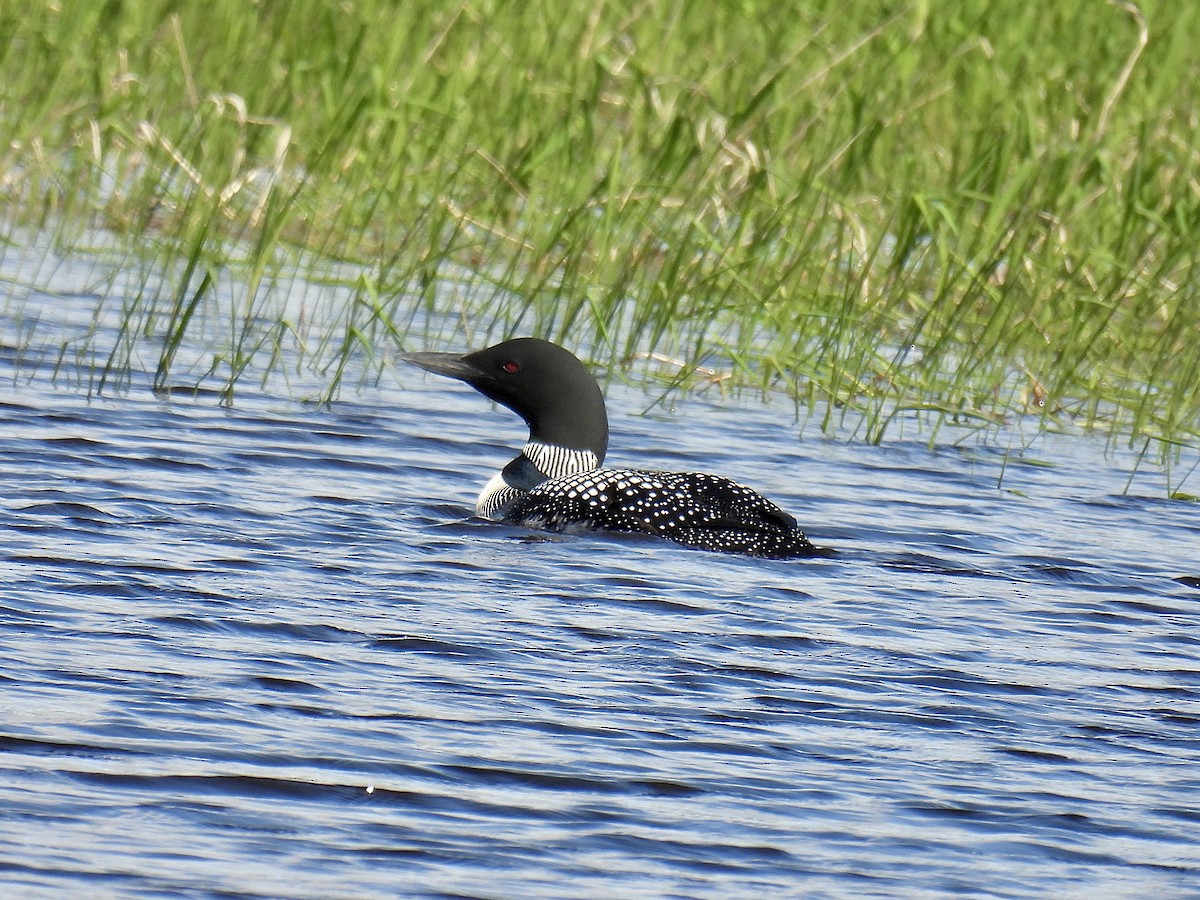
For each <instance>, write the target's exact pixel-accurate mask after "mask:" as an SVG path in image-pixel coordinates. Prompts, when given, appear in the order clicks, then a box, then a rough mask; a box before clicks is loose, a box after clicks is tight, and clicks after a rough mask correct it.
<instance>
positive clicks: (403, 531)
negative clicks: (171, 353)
mask: <svg viewBox="0 0 1200 900" xmlns="http://www.w3.org/2000/svg"><path fill="white" fill-rule="evenodd" d="M19 362H20V361H19V360H17V359H15V357H14V354H13V353H12V352H11V351H10V352H7V353H6V354H4V355H0V384H2V385H3V387H2V388H0V435H2V439H0V523H2V526H0V527H2V534H3V540H2V542H0V713H2V715H0V884H3V885H4V891H3V893H4V895H5V896H22V897H61V896H81V895H88V896H93V897H105V896H122V897H126V896H128V897H143V896H160V897H161V896H171V897H176V896H187V897H211V896H232V897H268V896H269V897H275V896H280V897H304V898H310V897H311V898H322V897H334V896H336V897H363V896H395V895H441V896H482V897H513V896H525V897H542V896H545V897H563V896H575V897H616V896H619V897H662V896H689V897H722V898H723V897H745V896H764V895H765V896H822V895H824V896H850V895H853V896H872V895H874V896H895V895H903V896H936V895H950V894H954V895H969V896H981V897H989V896H995V897H1024V896H1038V897H1041V896H1052V895H1057V896H1061V895H1066V896H1082V895H1085V894H1095V895H1096V896H1105V897H1109V896H1143V895H1149V894H1157V895H1159V896H1170V897H1174V896H1187V895H1192V896H1196V895H1200V842H1198V841H1197V839H1196V834H1197V831H1198V830H1200V801H1198V799H1197V798H1200V562H1198V561H1197V560H1198V558H1200V553H1198V552H1197V551H1198V550H1200V513H1198V512H1197V508H1196V506H1195V505H1194V504H1189V503H1184V502H1172V501H1168V500H1166V499H1163V497H1164V494H1165V491H1164V487H1163V484H1162V483H1161V476H1159V475H1157V474H1155V473H1154V472H1153V471H1152V470H1150V469H1144V470H1143V474H1140V475H1139V476H1138V477H1136V478H1135V479H1133V482H1132V484H1130V485H1128V491H1127V490H1126V487H1127V482H1128V480H1129V479H1128V473H1129V471H1130V467H1131V465H1132V461H1133V460H1132V457H1131V456H1129V455H1128V454H1124V455H1123V454H1121V453H1116V454H1113V453H1106V452H1105V448H1104V445H1103V444H1102V443H1101V442H1099V441H1098V440H1097V439H1094V438H1087V437H1080V436H1071V437H1068V436H1053V435H1042V436H1040V437H1034V436H1033V435H1030V434H1026V435H1024V437H1023V438H1022V439H1023V440H1024V441H1026V442H1027V443H1030V444H1031V445H1032V446H1031V447H1030V448H1029V450H1028V451H1027V452H1026V453H1024V454H1023V455H1022V454H1014V453H1006V448H1007V447H1008V445H1009V442H1010V441H1012V440H1015V438H1014V436H1013V435H1005V434H1000V435H998V436H994V437H993V438H992V443H993V444H994V446H989V445H988V444H987V443H980V442H979V441H975V440H972V441H969V442H967V443H966V444H965V445H964V446H962V447H952V446H939V447H937V448H934V449H929V448H928V447H926V446H925V445H924V444H923V443H922V442H921V439H919V438H918V439H914V440H895V441H892V442H890V443H888V444H885V445H883V446H879V447H872V446H866V445H864V444H862V443H861V442H858V441H853V440H851V441H847V440H844V439H839V438H837V437H822V436H820V435H819V434H818V433H817V431H816V429H815V428H812V427H809V428H806V429H805V430H804V433H803V439H798V431H799V428H800V426H799V425H798V424H797V423H796V422H795V421H794V420H793V416H792V414H791V410H790V408H788V407H786V406H785V405H782V404H768V405H760V404H758V403H755V402H750V401H734V400H730V401H719V400H717V399H715V398H707V399H706V398H704V397H700V398H693V399H689V400H684V401H679V402H677V403H676V405H675V406H674V407H670V408H658V409H656V410H655V411H654V412H653V413H651V414H650V415H645V416H643V415H640V414H641V413H642V411H643V410H645V409H646V407H647V406H648V405H649V404H650V400H649V398H648V397H647V395H645V394H643V393H642V392H641V391H639V390H636V389H634V388H632V387H626V386H622V385H616V386H614V387H613V388H611V389H610V391H609V396H610V403H609V405H610V415H611V418H612V423H613V449H612V452H611V455H610V461H611V462H612V463H613V464H616V465H638V466H650V467H660V468H667V469H698V468H703V469H706V470H709V471H714V472H718V473H721V474H725V475H728V476H731V477H734V478H736V479H738V480H741V481H744V482H746V483H749V484H751V485H753V486H755V487H757V488H759V489H760V490H762V491H763V492H764V493H766V494H767V495H768V496H770V497H771V498H773V499H775V500H776V501H777V502H779V503H780V504H781V505H782V506H784V507H785V508H787V509H788V510H789V511H791V512H792V513H794V514H795V515H796V516H797V517H798V518H799V519H800V520H801V521H802V523H804V525H805V526H806V528H807V530H808V531H809V533H810V536H811V537H812V538H813V540H814V541H815V542H817V543H818V544H823V545H830V546H833V547H836V548H837V549H838V550H839V551H840V554H839V556H837V557H836V558H833V559H817V560H799V561H778V562H775V561H757V560H748V559H741V558H736V557H726V556H719V555H712V554H705V553H701V552H698V551H691V550H686V549H682V548H676V547H673V546H671V545H669V544H664V543H661V542H656V541H653V540H649V539H639V538H630V537H626V538H612V537H557V536H549V535H541V534H537V533H534V532H528V531H524V530H521V529H516V528H510V527H505V526H500V525H495V524H490V523H484V522H480V521H478V520H474V519H471V518H470V517H469V513H470V507H471V505H472V503H473V501H474V498H475V495H476V493H477V492H478V490H479V488H480V486H481V485H482V484H483V482H484V481H485V480H486V479H487V478H488V477H489V476H490V475H491V473H492V472H493V471H494V470H495V469H496V468H497V467H498V466H500V465H501V464H503V462H505V461H506V460H507V459H508V458H509V457H510V456H511V455H512V453H513V452H514V449H515V448H516V447H518V446H519V445H520V443H521V441H522V440H523V438H524V434H523V432H522V431H521V429H520V426H519V423H518V422H517V420H516V419H515V418H514V417H513V416H512V415H511V414H510V413H508V412H507V411H505V410H503V409H497V408H494V407H492V406H491V405H490V404H488V403H487V402H486V401H484V400H482V399H481V398H480V397H478V395H476V394H475V393H474V392H473V391H471V390H470V389H469V388H466V387H465V386H463V385H460V384H456V383H454V382H450V381H446V380H442V379H437V378H436V377H433V376H427V375H425V374H424V373H421V372H419V371H417V370H415V369H413V370H399V369H398V370H396V371H395V372H394V373H391V374H390V375H389V376H388V377H387V378H385V379H384V381H383V383H381V384H380V385H379V386H377V387H374V388H369V389H366V390H364V391H361V392H358V393H350V394H348V395H347V396H346V397H345V398H344V399H343V400H342V401H340V402H338V403H336V404H334V405H333V406H332V407H330V408H321V407H313V406H309V405H303V404H301V403H298V402H295V401H293V400H289V399H286V398H284V397H275V396H270V395H267V394H265V393H258V392H255V391H254V390H253V389H250V390H247V391H246V392H245V393H244V394H243V395H242V397H241V398H240V399H239V400H238V402H237V403H236V404H235V406H234V407H233V408H231V409H226V408H223V407H221V406H220V405H219V404H218V403H217V402H216V400H215V398H213V397H211V396H201V397H199V398H195V399H192V398H186V397H176V398H174V399H171V400H163V399H157V398H155V397H154V396H153V395H152V394H151V393H150V392H149V390H147V389H146V386H145V385H144V384H138V383H136V380H135V384H134V385H133V387H132V389H131V390H130V391H129V392H128V393H127V394H125V395H119V396H115V397H108V398H99V399H92V400H90V401H89V400H88V399H86V397H85V396H83V394H82V393H81V392H80V391H78V390H72V389H65V388H62V387H55V386H53V385H52V384H51V383H50V381H49V375H48V373H47V372H45V371H41V372H39V373H35V374H33V375H30V374H29V372H28V369H26V368H22V366H21V365H20V364H19ZM1017 427H1019V426H1014V434H1016V431H1015V429H1016V428H1017ZM713 435H720V440H719V441H718V442H716V443H715V444H714V443H712V442H711V441H710V438H711V436H713ZM714 447H715V448H716V449H715V452H714Z"/></svg>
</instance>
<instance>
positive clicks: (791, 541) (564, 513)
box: [503, 469, 824, 559]
mask: <svg viewBox="0 0 1200 900" xmlns="http://www.w3.org/2000/svg"><path fill="white" fill-rule="evenodd" d="M503 518H504V520H505V521H506V522H511V523H513V524H517V525H525V526H528V527H531V528H541V529H544V530H547V531H559V532H582V531H624V532H638V533H642V534H652V535H657V536H659V537H664V538H668V539H670V540H672V541H675V542H676V543H679V544H684V545H686V546H689V547H697V548H700V549H703V550H716V551H723V552H725V553H740V554H744V555H747V556H760V557H768V558H776V559H783V558H792V557H798V556H814V555H821V554H823V552H824V551H821V550H819V549H818V548H816V547H814V546H813V545H812V544H811V543H809V541H808V538H807V537H805V535H804V533H803V532H802V531H801V530H800V529H799V528H798V527H797V525H796V520H795V519H793V518H792V517H791V516H789V515H788V514H787V513H785V512H784V511H783V510H781V509H780V508H779V507H778V506H776V505H775V504H774V503H771V502H770V501H769V500H767V499H765V498H764V497H763V496H762V495H760V494H759V493H757V492H756V491H753V490H751V489H750V488H748V487H745V486H743V485H740V484H738V483H737V482H735V481H731V480H729V479H728V478H722V477H721V476H719V475H707V474H704V473H695V472H645V471H639V470H635V469H593V470H592V471H589V472H580V473H576V474H572V475H566V476H562V477H559V478H552V479H549V480H547V481H544V482H542V483H541V484H539V485H537V486H536V487H534V488H533V489H532V490H529V491H527V492H525V493H523V494H522V495H521V496H520V497H519V498H518V499H517V500H515V502H513V503H512V505H511V506H509V507H508V509H506V510H505V512H504V516H503Z"/></svg>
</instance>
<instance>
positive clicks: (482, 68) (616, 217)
mask: <svg viewBox="0 0 1200 900" xmlns="http://www.w3.org/2000/svg"><path fill="white" fill-rule="evenodd" d="M1197 34H1200V6H1197V5H1196V4H1191V3H1178V2H1171V0H1143V2H1141V3H1139V4H1138V5H1137V6H1136V7H1135V6H1133V5H1131V4H1126V3H1107V4H1106V3H1101V2H1098V0H1063V2H1059V3H1041V4H1035V3H1029V2H1024V0H1021V2H1018V0H962V2H957V3H932V2H929V0H911V2H908V3H884V2H868V0H863V2H859V3H846V2H844V0H839V2H831V0H813V2H808V3H797V4H778V3H767V2H759V0H743V2H733V0H729V2H716V0H714V2H712V3H709V4H684V3H678V2H677V3H674V4H669V3H665V4H660V3H648V2H622V3H610V4H606V5H604V6H602V7H600V8H598V9H592V8H589V5H588V4H571V3H552V2H545V0H540V2H539V0H534V2H531V3H528V4H523V5H513V4H505V3H500V2H498V0H462V2H458V3H442V2H437V3H424V2H406V3H388V2H383V0H356V2H349V0H347V2H333V0H329V2H317V0H299V2H293V3H283V2H269V0H260V2H256V3H255V2H247V0H213V2H211V3H208V4H181V3H177V2H165V0H164V2H154V0H141V2H131V0H109V2H107V3H94V2H90V0H59V2H56V3H53V4H51V3H46V2H44V0H12V2H9V3H6V4H5V5H4V7H3V11H2V12H0V127H2V129H3V133H4V134H5V135H6V140H5V143H4V145H3V146H0V203H2V204H3V207H2V209H3V212H0V222H2V223H4V226H3V227H4V228H5V231H6V234H7V236H8V240H9V241H10V242H20V241H22V240H24V239H25V236H26V235H28V234H29V233H30V229H32V230H33V231H34V232H35V233H40V234H46V233H49V234H51V235H52V236H53V238H54V240H55V241H56V242H57V243H58V244H59V245H60V247H62V248H63V249H64V250H65V251H67V252H71V253H84V252H86V245H87V244H88V243H89V242H90V241H92V240H94V235H95V234H96V233H97V230H99V231H100V232H102V233H104V234H106V235H110V236H115V242H116V244H115V247H116V249H115V251H114V250H113V249H112V248H110V249H109V251H108V256H109V259H110V260H111V258H112V256H113V255H114V253H115V255H116V257H117V260H118V266H119V267H121V268H123V269H125V270H133V271H136V272H140V273H143V275H142V276H141V280H140V284H141V285H142V289H141V290H139V291H136V292H135V293H134V295H133V296H124V297H120V298H108V299H106V300H105V301H103V302H107V303H110V304H113V303H115V304H118V305H119V307H120V309H121V315H122V316H123V322H124V325H123V327H122V329H121V333H120V335H119V336H118V337H117V338H115V339H111V340H110V339H108V338H107V337H105V336H103V335H102V334H101V333H100V332H96V333H95V334H93V335H92V336H91V338H90V340H91V341H92V344H93V345H89V346H88V347H86V348H83V349H80V348H74V349H73V350H72V351H71V354H74V356H72V355H71V354H66V353H64V354H62V357H63V359H67V358H78V359H80V360H87V361H89V362H87V365H90V366H92V371H90V373H89V374H87V375H86V377H84V378H83V379H82V383H85V384H86V385H87V386H88V387H89V389H93V390H98V389H107V388H108V387H109V386H116V385H117V384H119V383H120V381H121V373H122V372H124V373H128V371H129V370H130V368H131V367H132V368H134V369H136V368H138V367H139V366H141V367H144V368H145V369H146V370H147V371H149V372H150V373H152V374H153V375H154V377H155V381H156V383H158V384H159V385H160V386H166V385H168V384H178V383H186V382H187V379H189V378H192V379H193V380H195V379H196V378H199V377H200V376H201V375H207V377H209V378H213V377H215V378H218V379H220V380H221V382H222V384H223V385H224V388H223V390H224V392H225V393H226V394H229V393H231V392H232V391H234V390H235V389H238V387H239V385H241V384H243V383H244V382H245V380H246V379H247V378H249V377H251V376H252V377H253V378H254V379H269V378H272V377H275V376H277V375H282V376H283V377H285V378H286V377H287V369H288V367H295V366H296V365H300V366H302V367H303V368H305V370H306V371H307V372H309V373H310V374H315V376H316V377H318V378H319V379H320V380H321V383H322V385H323V388H322V393H323V396H325V397H332V396H334V395H336V393H337V391H338V389H339V387H340V386H341V385H342V384H343V382H344V380H345V379H346V378H347V377H348V376H349V374H350V373H352V372H354V371H356V370H362V369H365V371H367V372H372V371H374V372H378V371H380V370H381V369H382V368H383V367H386V366H389V365H390V364H391V363H390V359H391V357H392V355H393V353H394V351H395V350H396V349H397V347H398V346H401V345H403V346H404V347H405V348H407V349H412V348H417V347H421V346H424V345H426V344H428V343H430V342H433V341H436V340H450V341H453V342H454V343H456V344H457V345H458V346H466V345H481V344H483V343H485V342H487V341H490V340H493V339H496V338H499V337H501V336H502V335H508V334H515V333H521V334H538V335H542V336H545V337H549V338H552V339H559V340H561V341H563V342H564V343H567V344H569V345H570V346H572V347H576V348H578V347H586V348H590V352H591V355H592V356H593V358H595V359H596V360H598V361H601V362H604V363H608V364H609V365H611V366H612V367H614V368H620V367H628V366H636V367H646V366H651V365H652V364H650V363H647V362H645V360H646V358H647V356H646V355H647V354H651V353H654V354H658V355H659V356H660V357H668V358H672V359H675V360H677V361H678V362H679V363H680V365H679V366H671V365H668V366H665V367H662V371H663V372H664V373H665V374H664V375H663V377H664V378H667V379H668V380H670V381H671V382H672V383H677V384H680V385H684V386H686V385H694V384H698V383H703V382H704V380H705V378H706V377H707V376H706V374H705V371H704V370H705V367H706V366H710V365H716V366H718V367H719V368H720V370H721V373H720V374H721V376H722V377H723V376H725V375H728V376H730V377H729V378H728V379H726V380H725V381H723V382H722V383H723V384H728V385H740V386H743V387H746V386H748V387H753V388H755V389H759V390H764V391H765V390H785V391H788V392H790V393H791V394H792V395H793V396H794V397H795V398H796V400H797V403H798V404H800V405H802V406H807V407H810V408H812V409H819V410H822V411H823V412H822V414H823V415H824V416H825V424H826V425H828V426H829V427H831V428H832V427H835V426H837V425H839V424H840V423H841V421H842V419H843V417H845V416H847V415H851V416H853V419H852V421H853V422H854V423H857V424H858V425H859V426H860V427H861V434H862V436H863V437H864V438H866V439H869V440H881V439H882V438H883V437H884V436H885V435H886V434H887V433H888V431H889V428H891V427H892V425H893V424H894V423H895V422H897V421H898V419H899V418H900V417H901V416H902V415H906V414H907V413H909V412H911V411H913V410H917V411H920V412H921V413H922V414H923V416H924V417H925V419H926V420H927V421H928V422H929V423H930V424H931V435H932V436H933V438H936V434H937V429H938V427H939V426H940V424H941V423H944V422H959V423H967V424H971V423H978V426H979V427H980V428H988V427H993V426H994V425H996V424H997V423H1001V422H1005V421H1013V420H1014V419H1015V418H1017V417H1024V416H1030V415H1033V416H1039V417H1044V418H1045V419H1046V421H1048V422H1050V421H1052V422H1054V423H1056V424H1058V423H1064V422H1076V423H1082V424H1084V425H1087V426H1089V427H1096V428H1102V429H1106V430H1108V431H1109V433H1111V434H1112V435H1113V436H1114V437H1115V438H1120V439H1128V440H1131V441H1133V442H1134V443H1135V445H1137V446H1140V445H1141V442H1142V441H1144V440H1146V439H1149V440H1151V441H1154V442H1156V443H1158V444H1160V445H1161V446H1162V447H1164V448H1171V447H1178V446H1180V445H1181V444H1182V445H1184V446H1195V445H1196V443H1197V440H1198V438H1200V339H1198V338H1200V333H1198V325H1200V294H1198V291H1200V289H1198V288H1197V278H1196V263H1197V256H1198V254H1200V138H1198V131H1200V117H1198V116H1197V114H1196V108H1195V98H1194V93H1195V85H1196V84H1197V83H1200V42H1197V41H1196V40H1195V37H1194V36H1195V35H1197ZM332 261H339V262H348V263H353V264H355V265H354V266H351V267H346V266H341V267H338V266H334V265H332ZM297 271H299V273H300V274H301V275H302V276H305V277H307V278H308V279H309V280H310V281H311V282H313V283H314V284H317V285H325V286H327V287H328V290H327V291H325V292H324V293H321V294H319V295H318V296H316V297H315V298H314V299H313V300H312V301H311V304H309V305H308V306H306V307H305V309H304V310H303V311H302V314H296V313H295V312H294V310H292V309H291V308H290V307H289V305H288V304H287V303H285V302H283V301H281V300H280V299H279V296H280V294H281V293H282V292H284V291H285V287H283V285H284V284H285V283H286V280H287V279H288V278H290V277H292V276H293V275H294V274H295V273H296V272H297ZM347 272H349V273H350V274H345V273H347ZM159 279H165V280H166V283H167V285H168V289H165V290H163V289H160V288H159V287H158V280H159ZM135 281H137V279H135ZM221 296H224V297H226V298H228V301H227V302H226V303H224V304H222V303H221V302H219V298H220V297H221ZM26 313H27V315H26V318H28V311H26ZM442 317H449V318H448V319H446V318H442ZM214 319H221V320H222V321H221V326H220V327H216V326H214V325H212V322H213V321H214ZM445 321H453V322H456V323H457V324H455V325H454V326H453V327H451V328H449V330H447V326H446V325H445ZM206 323H208V324H206ZM437 323H440V324H437ZM213 335H216V337H215V338H214V337H213ZM0 337H2V338H3V340H4V341H8V342H10V343H11V342H13V341H17V342H18V343H19V342H20V340H21V339H22V338H20V336H19V335H17V336H10V335H0ZM24 339H26V340H27V339H28V337H26V338H24ZM205 340H207V341H209V343H210V344H211V345H212V346H210V347H209V349H208V350H207V351H206V352H207V356H205V357H204V358H205V359H206V360H208V362H207V363H205V364H200V363H198V362H197V357H196V355H195V354H192V355H191V356H190V357H189V359H190V360H191V361H190V362H189V363H188V364H187V365H186V366H184V365H183V364H182V363H181V362H180V360H181V357H180V356H179V354H178V351H179V348H180V347H183V346H186V345H190V344H194V343H197V342H201V343H202V342H204V341H205ZM85 350H86V351H87V352H84V351H85ZM81 364H82V363H81ZM197 366H199V368H198V369H197Z"/></svg>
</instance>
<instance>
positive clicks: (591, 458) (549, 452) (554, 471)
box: [506, 441, 600, 490]
mask: <svg viewBox="0 0 1200 900" xmlns="http://www.w3.org/2000/svg"><path fill="white" fill-rule="evenodd" d="M522 457H524V458H525V459H526V460H528V461H529V462H530V463H531V464H532V466H533V468H534V469H535V470H536V471H537V472H538V473H540V474H541V476H542V477H541V478H540V479H539V480H538V481H537V482H535V483H534V485H531V487H536V486H537V485H538V484H541V483H542V482H543V481H545V480H546V479H547V478H562V477H563V476H564V475H576V474H578V473H579V472H590V471H592V469H598V468H600V459H599V457H597V456H596V454H595V453H593V452H592V451H591V450H572V449H570V448H569V447H558V446H555V445H554V444H543V443H542V442H541V441H530V442H529V443H527V444H526V445H525V446H524V448H522V450H521V456H518V457H517V458H516V459H514V460H513V461H512V463H509V465H510V466H511V465H512V464H513V463H516V462H517V461H518V460H520V459H521V458H522ZM506 468H507V467H506ZM515 486H516V485H514V487H515ZM523 490H529V488H528V487H524V488H523Z"/></svg>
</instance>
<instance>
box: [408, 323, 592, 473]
mask: <svg viewBox="0 0 1200 900" xmlns="http://www.w3.org/2000/svg"><path fill="white" fill-rule="evenodd" d="M400 358H401V359H403V360H405V361H407V362H410V363H413V364H415V365H418V366H420V367H421V368H422V369H425V370H427V371H429V372H435V373H436V374H438V375H448V376H450V377H451V378H457V379H458V380H459V381H465V382H466V383H467V384H469V385H471V387H473V388H475V390H477V391H479V392H480V393H481V394H484V395H485V396H488V397H491V398H492V399H493V400H495V401H496V402H497V403H500V404H502V405H504V406H507V407H508V408H509V409H511V410H512V411H513V412H515V413H516V414H517V415H519V416H520V417H521V418H522V419H524V420H525V423H526V424H527V425H528V426H529V437H530V440H534V441H541V442H542V443H545V444H553V445H555V446H557V447H568V448H570V449H572V450H591V451H592V452H593V453H595V454H596V458H597V461H603V460H604V453H605V451H606V450H607V449H608V414H607V413H606V412H605V411H604V395H603V394H602V393H600V385H598V384H597V383H596V379H595V378H594V377H593V376H592V373H591V372H589V371H588V369H587V366H585V365H584V364H583V363H581V362H580V361H579V360H578V359H576V358H575V356H574V354H572V353H571V352H570V351H569V350H565V349H563V348H562V347H560V346H558V345H557V344H551V343H550V342H549V341H542V340H538V339H537V338H516V339H514V340H511V341H505V342H504V343H502V344H496V346H494V347H488V348H487V349H486V350H477V351H476V352H474V353H468V354H466V355H465V356H459V355H458V354H456V353H402V354H401V355H400Z"/></svg>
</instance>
